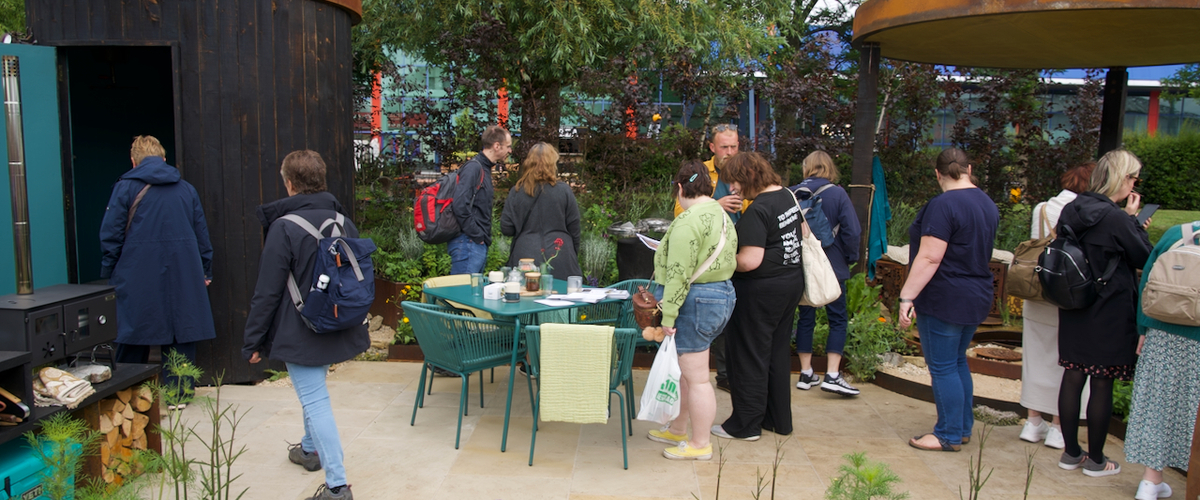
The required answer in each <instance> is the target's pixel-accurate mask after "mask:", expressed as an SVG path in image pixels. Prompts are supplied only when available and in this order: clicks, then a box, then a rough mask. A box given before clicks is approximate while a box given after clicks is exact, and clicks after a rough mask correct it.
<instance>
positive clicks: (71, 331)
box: [0, 285, 117, 365]
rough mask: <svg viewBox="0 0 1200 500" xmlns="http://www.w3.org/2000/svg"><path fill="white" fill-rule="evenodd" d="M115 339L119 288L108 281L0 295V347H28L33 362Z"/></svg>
mask: <svg viewBox="0 0 1200 500" xmlns="http://www.w3.org/2000/svg"><path fill="white" fill-rule="evenodd" d="M116 339H117V293H116V292H115V291H114V290H113V287H111V286H107V285H54V286H48V287H45V288H41V289H38V290H36V291H35V292H34V293H33V294H30V295H19V294H13V295H5V296H3V297H0V351H29V352H30V354H32V356H33V359H32V361H33V364H34V365H40V364H45V363H50V362H56V361H59V360H62V359H64V358H66V357H67V356H68V355H70V354H74V353H77V352H80V351H84V350H88V349H91V348H93V347H95V346H97V345H100V344H104V343H109V342H113V341H115V340H116Z"/></svg>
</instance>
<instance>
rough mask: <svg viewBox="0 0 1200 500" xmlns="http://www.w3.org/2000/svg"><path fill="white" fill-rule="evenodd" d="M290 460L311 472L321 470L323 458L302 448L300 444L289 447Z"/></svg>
mask: <svg viewBox="0 0 1200 500" xmlns="http://www.w3.org/2000/svg"><path fill="white" fill-rule="evenodd" d="M288 460H291V461H292V463H294V464H296V465H301V466H304V470H307V471H309V472H312V471H317V470H321V457H319V456H317V453H316V452H315V451H314V452H312V453H309V452H307V451H304V449H303V448H301V447H300V443H296V444H293V445H290V446H288Z"/></svg>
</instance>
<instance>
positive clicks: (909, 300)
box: [900, 299, 913, 304]
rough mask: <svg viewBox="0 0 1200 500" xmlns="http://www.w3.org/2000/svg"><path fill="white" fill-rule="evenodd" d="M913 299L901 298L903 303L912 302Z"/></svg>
mask: <svg viewBox="0 0 1200 500" xmlns="http://www.w3.org/2000/svg"><path fill="white" fill-rule="evenodd" d="M912 301H913V299H900V303H901V304H911V303H912Z"/></svg>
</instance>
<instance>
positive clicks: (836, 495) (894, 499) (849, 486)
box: [825, 452, 908, 500]
mask: <svg viewBox="0 0 1200 500" xmlns="http://www.w3.org/2000/svg"><path fill="white" fill-rule="evenodd" d="M843 458H845V459H846V461H847V462H849V464H848V465H842V466H841V467H840V468H838V471H839V472H840V474H839V475H838V477H837V478H835V479H834V480H833V483H831V484H830V485H829V489H828V490H825V498H827V499H829V500H875V499H884V500H901V499H904V498H908V493H907V492H902V493H895V492H893V491H892V486H893V485H895V484H897V483H899V482H900V476H898V475H896V473H895V472H892V469H891V468H889V467H888V465H887V464H885V463H882V462H871V461H869V460H867V454H866V453H865V452H858V453H850V454H848V455H844V456H843Z"/></svg>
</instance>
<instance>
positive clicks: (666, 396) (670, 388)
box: [654, 378, 679, 405]
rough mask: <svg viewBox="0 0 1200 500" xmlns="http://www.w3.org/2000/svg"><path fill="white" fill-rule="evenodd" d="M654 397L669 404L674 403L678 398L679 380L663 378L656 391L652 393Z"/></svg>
mask: <svg viewBox="0 0 1200 500" xmlns="http://www.w3.org/2000/svg"><path fill="white" fill-rule="evenodd" d="M654 399H656V400H658V401H661V402H663V403H666V404H669V405H673V404H675V402H676V401H678V400H679V381H678V380H677V379H673V378H667V379H666V380H664V381H663V383H662V384H661V385H659V386H658V393H656V394H655V395H654Z"/></svg>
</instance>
